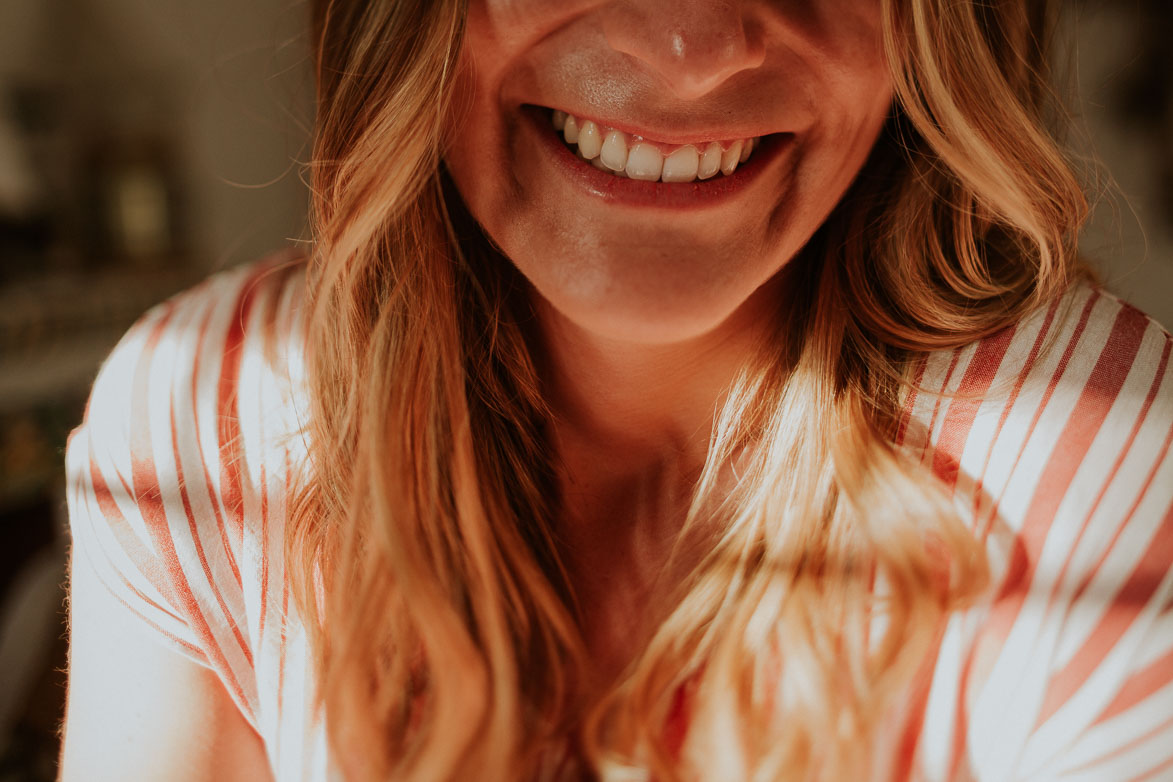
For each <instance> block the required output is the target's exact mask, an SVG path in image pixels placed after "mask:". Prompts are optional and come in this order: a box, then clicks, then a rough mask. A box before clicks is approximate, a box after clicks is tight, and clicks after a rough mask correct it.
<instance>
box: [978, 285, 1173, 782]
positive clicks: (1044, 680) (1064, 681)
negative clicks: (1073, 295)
mask: <svg viewBox="0 0 1173 782" xmlns="http://www.w3.org/2000/svg"><path fill="white" fill-rule="evenodd" d="M1110 322H1111V323H1112V327H1111V329H1110V331H1108V334H1109V337H1108V338H1107V340H1106V345H1105V348H1104V350H1103V351H1102V352H1101V353H1100V355H1099V357H1098V358H1097V359H1096V361H1095V366H1094V368H1093V369H1092V371H1091V376H1090V379H1089V381H1088V382H1087V384H1086V385H1085V386H1083V388H1082V390H1081V391H1080V394H1079V396H1078V398H1077V399H1076V401H1075V402H1074V406H1073V408H1072V411H1071V413H1070V416H1069V418H1068V419H1067V424H1066V425H1065V427H1064V430H1063V431H1064V435H1067V434H1069V433H1071V432H1073V431H1078V430H1080V429H1084V430H1086V432H1087V436H1083V435H1081V436H1079V437H1074V436H1072V437H1069V438H1067V439H1066V440H1065V439H1063V438H1060V440H1059V441H1058V442H1059V443H1060V447H1056V449H1055V454H1054V456H1053V457H1052V463H1057V464H1061V463H1062V462H1063V461H1064V460H1066V461H1069V462H1071V470H1072V471H1073V472H1072V473H1071V476H1070V480H1069V481H1068V480H1067V479H1066V478H1065V479H1064V481H1063V482H1062V485H1064V486H1066V487H1067V488H1066V489H1065V490H1064V492H1063V495H1062V501H1059V500H1056V501H1055V502H1056V505H1055V507H1056V508H1057V513H1056V515H1055V516H1054V521H1053V522H1051V524H1050V528H1049V530H1048V532H1047V534H1046V535H1039V536H1037V537H1038V544H1037V545H1036V544H1033V543H1031V541H1030V540H1029V536H1028V539H1027V544H1026V548H1027V550H1028V551H1030V552H1031V553H1030V555H1029V556H1028V557H1027V561H1028V565H1027V568H1028V572H1031V573H1033V575H1032V576H1031V578H1030V579H1029V586H1028V587H1027V588H1026V589H1025V591H1024V593H1023V599H1022V602H1021V603H1020V604H1019V606H1018V608H1017V611H1018V617H1019V621H1016V622H1014V624H1013V626H1012V629H1011V630H1010V635H1009V637H1008V638H1007V639H1006V644H1005V646H1004V647H1003V651H1002V658H1003V659H1000V660H999V661H998V664H997V665H996V666H995V668H994V675H993V676H992V677H991V679H990V681H989V682H988V683H987V688H988V689H989V690H990V691H989V692H988V693H987V694H986V695H987V703H988V704H989V705H994V704H996V703H1001V704H1002V705H1003V708H1002V709H1001V710H1000V711H999V712H998V714H1000V715H1001V716H1000V717H998V716H997V715H996V714H995V713H994V712H993V711H989V710H987V711H986V712H985V714H984V715H983V719H984V720H985V722H986V723H987V728H986V729H984V732H985V733H986V734H987V738H995V737H996V736H997V735H999V734H1001V740H1000V741H997V742H995V744H1001V747H1002V749H1001V751H1000V752H998V751H994V750H993V746H994V745H991V744H989V743H988V742H987V747H989V748H990V749H991V751H990V752H989V753H987V757H989V758H991V759H993V762H992V764H991V768H994V767H997V766H999V765H1002V767H1003V769H1004V770H1005V771H1007V772H1009V773H1006V774H1005V775H1003V774H1001V773H997V774H993V775H992V776H991V777H990V778H992V779H1009V780H1015V781H1018V780H1022V781H1023V782H1025V781H1026V780H1030V781H1031V782H1035V781H1039V782H1043V781H1045V780H1065V781H1069V782H1076V781H1078V782H1107V780H1112V781H1113V782H1129V781H1131V780H1137V781H1139V780H1158V779H1173V569H1171V567H1170V565H1171V563H1173V452H1171V449H1170V446H1171V444H1173V363H1171V361H1170V358H1171V356H1170V352H1171V344H1173V343H1171V340H1170V337H1169V334H1168V333H1167V332H1165V331H1164V329H1162V328H1161V327H1160V326H1159V325H1157V324H1156V323H1154V322H1153V321H1151V320H1150V319H1148V318H1145V317H1144V316H1142V315H1140V314H1139V313H1137V312H1136V311H1135V310H1131V308H1127V307H1122V308H1121V309H1120V310H1119V312H1118V314H1117V315H1116V316H1115V318H1114V319H1113V320H1112V321H1110ZM1113 362H1116V363H1119V364H1120V365H1121V366H1120V368H1119V370H1117V369H1112V366H1113ZM1105 367H1107V368H1109V369H1111V370H1112V371H1110V372H1109V371H1107V370H1105ZM1097 373H1098V374H1097ZM1105 389H1107V390H1105ZM1097 410H1098V411H1099V412H1098V413H1097V412H1096V411H1097ZM1058 472H1059V470H1058V469H1055V470H1051V469H1044V470H1043V472H1042V474H1041V476H1040V478H1039V482H1038V488H1037V489H1036V490H1035V496H1040V495H1042V494H1044V493H1045V492H1047V491H1050V490H1051V488H1052V487H1050V486H1049V482H1051V481H1052V480H1053V476H1054V475H1055V474H1057V473H1058ZM1056 494H1057V495H1058V492H1056ZM1032 507H1035V506H1034V504H1032ZM1032 521H1033V520H1032V519H1028V520H1027V525H1028V528H1027V529H1028V532H1029V525H1030V524H1031V523H1032ZM1015 725H1017V726H1020V727H1022V728H1026V730H1025V732H1024V733H1022V734H1020V738H1017V739H1015V737H1013V736H1011V735H1010V734H1009V732H1008V731H1009V730H1010V727H1011V726H1015ZM1000 754H1001V755H1002V759H1001V760H998V759H997V756H998V755H1000ZM1007 756H1008V757H1007ZM1003 763H1005V765H1003ZM982 779H985V777H984V776H983V777H982Z"/></svg>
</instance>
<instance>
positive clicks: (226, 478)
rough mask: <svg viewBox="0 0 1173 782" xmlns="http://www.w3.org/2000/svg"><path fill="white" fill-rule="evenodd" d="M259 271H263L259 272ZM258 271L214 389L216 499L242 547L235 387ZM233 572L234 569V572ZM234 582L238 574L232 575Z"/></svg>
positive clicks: (239, 305)
mask: <svg viewBox="0 0 1173 782" xmlns="http://www.w3.org/2000/svg"><path fill="white" fill-rule="evenodd" d="M260 271H267V270H266V269H263V268H262V269H261V270H260ZM259 274H260V272H256V273H254V274H252V275H251V276H250V277H249V278H248V279H247V280H245V283H244V289H243V291H242V292H241V294H240V296H239V297H238V298H237V301H236V304H235V306H234V308H233V313H234V316H233V318H232V320H231V322H230V323H229V326H228V334H227V335H226V336H225V338H224V350H223V353H222V354H221V359H220V379H219V382H218V384H217V389H216V422H217V427H216V431H217V434H218V437H219V446H220V496H221V498H222V499H223V501H224V513H225V516H226V520H227V522H228V524H229V525H230V533H231V534H232V535H233V536H235V538H236V539H237V541H238V542H239V543H240V545H243V544H244V513H243V506H244V501H243V491H242V487H241V477H240V461H241V460H242V459H243V458H244V452H243V448H242V445H241V442H240V411H239V409H238V407H237V392H238V389H237V384H238V381H239V376H240V362H241V358H242V357H243V355H244V350H243V346H244V331H245V324H246V323H247V321H248V317H249V313H250V311H251V310H252V306H253V302H254V301H255V299H256V293H257V290H258V289H259V286H258V285H256V284H255V283H256V281H257V280H258V278H259ZM234 570H235V569H234ZM236 578H237V582H238V583H239V582H240V574H239V572H237V573H236Z"/></svg>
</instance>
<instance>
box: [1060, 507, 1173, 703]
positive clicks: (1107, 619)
mask: <svg viewBox="0 0 1173 782" xmlns="http://www.w3.org/2000/svg"><path fill="white" fill-rule="evenodd" d="M1170 562H1173V516H1166V518H1165V520H1164V521H1163V522H1162V528H1161V529H1160V531H1159V532H1158V533H1157V535H1156V538H1155V539H1154V540H1153V542H1152V543H1151V544H1150V545H1149V547H1148V549H1147V550H1146V551H1145V554H1144V556H1143V557H1142V558H1141V560H1140V562H1138V563H1137V565H1136V567H1135V568H1133V571H1132V575H1130V576H1129V578H1128V581H1127V582H1126V583H1125V584H1124V586H1123V587H1122V588H1121V589H1120V592H1119V593H1118V594H1117V595H1116V597H1115V599H1114V600H1113V602H1112V605H1111V606H1110V607H1109V608H1108V610H1107V611H1106V612H1105V614H1104V616H1103V617H1102V618H1101V619H1100V622H1099V624H1097V625H1096V629H1095V630H1094V631H1093V632H1092V634H1091V635H1090V636H1089V637H1088V640H1087V642H1086V643H1085V644H1084V646H1083V648H1081V649H1080V652H1079V654H1078V655H1076V657H1075V658H1073V659H1072V660H1071V662H1070V663H1068V664H1067V665H1066V666H1065V667H1064V669H1063V671H1062V672H1061V673H1060V674H1059V676H1058V677H1057V679H1056V680H1055V681H1054V682H1053V684H1052V685H1051V689H1050V690H1049V691H1048V693H1047V704H1046V706H1050V707H1051V709H1050V711H1048V712H1047V713H1046V716H1048V717H1049V716H1050V715H1051V714H1052V713H1054V711H1055V709H1058V708H1059V706H1061V705H1062V704H1064V703H1066V702H1067V699H1068V698H1069V697H1071V695H1073V694H1074V693H1075V691H1076V690H1078V689H1079V687H1080V686H1081V685H1082V684H1083V683H1084V682H1085V681H1086V680H1087V678H1088V677H1089V676H1090V675H1091V673H1092V671H1094V670H1095V668H1096V666H1097V665H1099V664H1100V663H1101V662H1103V660H1104V658H1105V657H1107V656H1108V653H1109V652H1111V651H1112V647H1113V646H1114V645H1115V644H1116V642H1117V641H1119V640H1120V638H1121V636H1123V635H1124V633H1125V632H1126V631H1127V630H1128V628H1129V627H1131V626H1132V623H1133V621H1135V620H1136V617H1137V616H1138V615H1139V614H1140V613H1141V611H1142V610H1144V608H1145V606H1146V605H1148V603H1149V601H1150V600H1151V599H1152V597H1153V595H1154V594H1155V593H1156V591H1157V587H1158V586H1159V585H1160V583H1161V579H1162V578H1163V577H1164V575H1165V571H1166V570H1168V568H1169V563H1170ZM1046 706H1045V707H1046Z"/></svg>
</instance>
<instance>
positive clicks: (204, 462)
mask: <svg viewBox="0 0 1173 782" xmlns="http://www.w3.org/2000/svg"><path fill="white" fill-rule="evenodd" d="M214 314H215V308H214V307H209V308H208V311H207V313H206V314H205V315H204V320H203V322H202V323H201V324H200V331H199V335H198V338H197V340H196V352H195V358H194V359H193V361H192V373H191V416H192V429H193V431H194V432H195V433H196V435H195V444H196V450H197V451H198V452H199V457H200V458H199V462H200V468H201V470H202V471H203V473H204V486H205V487H206V488H207V493H208V503H209V504H210V505H211V506H212V517H213V518H214V519H215V520H216V531H217V532H218V533H219V535H220V547H221V548H222V549H223V551H224V559H225V560H226V561H227V562H228V569H229V570H231V571H232V577H233V578H234V579H235V580H236V584H237V586H238V587H242V586H243V581H242V580H241V578H240V568H238V567H237V565H236V555H235V554H233V549H232V543H231V541H229V539H228V528H227V525H226V524H225V523H224V516H223V515H222V514H221V512H220V498H219V497H217V496H216V489H215V484H214V483H213V482H212V473H211V471H210V470H209V469H208V459H207V457H206V456H205V454H204V442H203V440H202V439H201V438H200V436H199V433H200V431H201V430H202V428H203V427H202V426H201V424H200V407H199V400H200V398H201V397H202V396H203V394H201V393H200V385H199V384H200V363H201V360H202V359H203V353H204V343H205V337H206V335H207V333H208V330H209V329H210V327H211V321H212V316H213V315H214Z"/></svg>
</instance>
